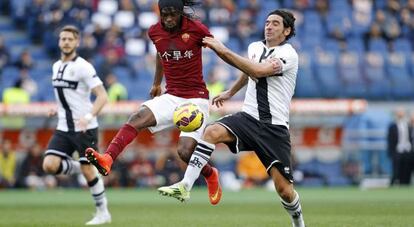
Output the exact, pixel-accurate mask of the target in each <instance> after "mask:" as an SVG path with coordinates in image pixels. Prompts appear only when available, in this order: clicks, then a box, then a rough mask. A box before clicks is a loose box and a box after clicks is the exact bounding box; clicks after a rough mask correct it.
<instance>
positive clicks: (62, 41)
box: [59, 31, 79, 55]
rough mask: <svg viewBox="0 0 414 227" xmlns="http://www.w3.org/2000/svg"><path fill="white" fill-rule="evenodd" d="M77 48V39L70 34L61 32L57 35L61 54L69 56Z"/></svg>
mask: <svg viewBox="0 0 414 227" xmlns="http://www.w3.org/2000/svg"><path fill="white" fill-rule="evenodd" d="M78 46H79V39H78V38H77V37H75V35H74V34H73V33H72V32H67V31H63V32H61V33H60V34H59V48H60V51H61V52H62V54H64V55H71V54H72V53H73V52H74V51H75V50H76V48H77V47H78Z"/></svg>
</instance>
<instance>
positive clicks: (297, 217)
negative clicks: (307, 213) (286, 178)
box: [280, 191, 305, 227]
mask: <svg viewBox="0 0 414 227" xmlns="http://www.w3.org/2000/svg"><path fill="white" fill-rule="evenodd" d="M280 201H281V202H282V205H283V207H284V208H285V209H286V211H287V212H288V213H289V214H290V216H291V218H292V225H293V227H304V226H305V223H304V221H303V215H302V207H301V205H300V200H299V194H298V193H297V192H296V191H295V198H294V199H293V201H292V202H290V203H289V202H286V201H284V200H283V199H282V198H281V199H280Z"/></svg>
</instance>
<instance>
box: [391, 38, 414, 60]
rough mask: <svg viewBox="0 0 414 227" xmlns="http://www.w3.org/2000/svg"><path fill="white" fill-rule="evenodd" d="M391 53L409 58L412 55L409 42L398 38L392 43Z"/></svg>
mask: <svg viewBox="0 0 414 227" xmlns="http://www.w3.org/2000/svg"><path fill="white" fill-rule="evenodd" d="M392 47H393V51H395V52H401V53H404V54H405V55H406V56H407V57H409V56H410V55H411V53H412V47H411V43H410V41H409V40H407V39H405V38H400V39H397V40H394V41H393V42H392Z"/></svg>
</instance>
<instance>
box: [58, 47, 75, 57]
mask: <svg viewBox="0 0 414 227" xmlns="http://www.w3.org/2000/svg"><path fill="white" fill-rule="evenodd" d="M60 52H61V53H62V55H65V56H66V57H68V56H70V55H72V54H73V53H74V52H75V48H73V49H71V50H69V51H66V52H65V51H64V50H63V49H62V50H61V51H60Z"/></svg>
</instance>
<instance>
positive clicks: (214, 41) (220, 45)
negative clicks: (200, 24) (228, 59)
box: [203, 37, 227, 53]
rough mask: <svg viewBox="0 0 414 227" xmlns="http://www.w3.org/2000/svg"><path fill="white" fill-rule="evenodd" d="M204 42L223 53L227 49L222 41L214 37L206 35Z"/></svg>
mask: <svg viewBox="0 0 414 227" xmlns="http://www.w3.org/2000/svg"><path fill="white" fill-rule="evenodd" d="M203 43H204V44H205V45H206V46H207V47H209V48H210V49H212V50H214V51H216V52H217V53H223V52H224V51H225V50H226V49H227V47H226V46H224V44H223V43H222V42H220V41H219V40H217V39H215V38H213V37H204V38H203Z"/></svg>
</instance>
